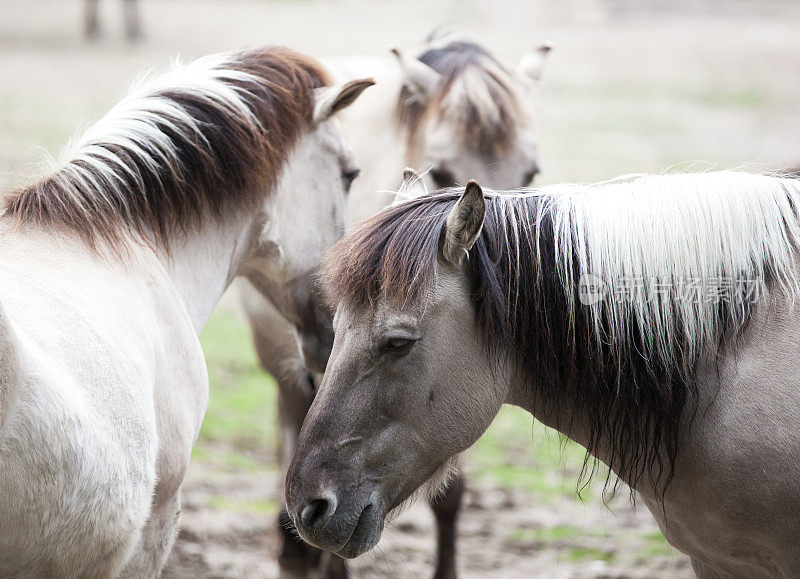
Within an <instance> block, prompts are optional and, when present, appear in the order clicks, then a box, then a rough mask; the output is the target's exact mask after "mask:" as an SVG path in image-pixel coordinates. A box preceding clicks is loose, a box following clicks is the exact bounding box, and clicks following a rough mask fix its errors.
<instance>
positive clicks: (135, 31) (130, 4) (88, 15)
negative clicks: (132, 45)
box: [83, 0, 142, 42]
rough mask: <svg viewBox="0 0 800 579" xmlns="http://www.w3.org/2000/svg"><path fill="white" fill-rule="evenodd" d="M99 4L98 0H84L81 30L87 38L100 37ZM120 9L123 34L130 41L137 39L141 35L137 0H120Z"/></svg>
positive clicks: (95, 38) (94, 38)
mask: <svg viewBox="0 0 800 579" xmlns="http://www.w3.org/2000/svg"><path fill="white" fill-rule="evenodd" d="M99 4H100V0H86V1H85V3H84V11H83V31H84V34H85V35H86V38H87V39H89V40H97V39H98V38H99V37H100V19H99V17H98V7H99ZM122 10H123V13H124V20H125V35H126V36H127V37H128V40H130V41H131V42H134V41H136V40H139V39H140V38H141V36H142V25H141V22H140V19H139V2H138V0H122Z"/></svg>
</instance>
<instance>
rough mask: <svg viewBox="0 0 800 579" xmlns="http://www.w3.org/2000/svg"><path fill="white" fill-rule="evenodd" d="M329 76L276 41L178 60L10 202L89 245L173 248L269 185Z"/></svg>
mask: <svg viewBox="0 0 800 579" xmlns="http://www.w3.org/2000/svg"><path fill="white" fill-rule="evenodd" d="M328 82H329V81H328V76H327V73H326V72H325V70H324V69H323V68H322V67H321V65H320V64H319V63H317V62H316V61H314V60H313V59H311V58H310V57H307V56H305V55H302V54H300V53H296V52H294V51H292V50H289V49H285V48H281V47H271V48H263V49H252V50H245V51H239V52H233V53H226V54H220V55H213V56H208V57H204V58H200V59H198V60H196V61H194V62H192V63H190V64H188V65H183V64H181V63H176V64H175V66H174V67H173V70H172V71H171V72H169V73H167V74H165V75H162V76H158V77H154V78H150V79H146V80H144V81H142V82H140V83H138V84H137V85H135V86H134V87H133V88H132V89H131V91H130V93H129V94H128V96H127V97H126V98H125V99H123V100H122V101H120V102H119V103H118V104H117V105H116V106H114V107H113V108H112V109H111V110H110V111H109V112H108V113H107V114H106V115H105V116H104V117H103V118H102V119H101V120H100V121H98V122H97V123H96V124H95V125H93V126H92V127H90V128H89V129H88V130H87V131H86V132H85V133H84V134H83V135H82V136H81V137H80V138H78V139H77V140H76V141H75V142H74V143H73V144H72V145H71V146H70V147H68V149H67V151H66V152H65V154H64V155H63V160H62V161H61V162H60V163H59V165H58V166H57V167H56V168H55V169H54V170H53V171H52V173H51V174H49V175H48V176H46V177H44V178H43V179H41V180H40V181H39V182H37V183H35V184H34V185H31V186H29V187H26V188H23V189H22V190H20V191H18V192H16V193H13V194H12V195H10V196H9V197H8V198H7V199H6V200H5V201H4V210H5V212H6V213H7V214H10V215H12V216H13V217H14V218H15V220H16V221H17V222H19V223H33V224H35V225H38V226H42V227H47V228H50V229H61V230H65V231H70V232H73V233H76V234H77V235H78V236H79V237H81V238H82V239H83V240H84V241H86V242H87V243H88V244H89V245H90V246H92V247H96V246H97V244H98V242H104V243H108V244H110V245H111V246H112V247H113V246H116V245H118V244H120V243H122V244H124V243H126V241H127V239H128V238H130V237H131V236H132V237H134V238H138V239H139V240H142V241H145V242H147V243H155V244H158V245H161V246H163V247H165V248H166V249H168V246H169V238H170V236H172V235H175V234H179V235H180V234H185V233H186V232H188V231H189V230H191V229H193V228H195V227H197V226H198V225H199V224H200V223H201V222H202V220H203V219H204V218H205V217H206V216H211V217H213V218H216V219H222V218H223V216H224V215H227V214H229V212H231V211H236V210H246V209H250V208H253V207H254V206H256V205H257V204H258V203H259V202H260V201H261V200H262V199H263V198H264V197H265V196H266V195H268V194H269V192H270V191H271V189H272V188H273V186H274V185H275V183H276V181H277V179H278V177H279V175H280V172H281V168H282V166H283V164H284V163H285V162H286V159H287V157H288V155H289V153H290V152H291V150H292V147H293V145H294V143H295V142H296V140H297V139H298V138H299V136H300V135H301V133H302V131H303V130H304V128H305V127H306V126H307V125H308V123H309V121H310V118H311V115H312V109H313V91H314V89H315V88H318V87H321V86H325V85H327V84H328Z"/></svg>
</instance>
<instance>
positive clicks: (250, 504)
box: [208, 496, 278, 515]
mask: <svg viewBox="0 0 800 579" xmlns="http://www.w3.org/2000/svg"><path fill="white" fill-rule="evenodd" d="M208 506H210V507H211V508H214V509H218V510H221V511H235V512H237V513H249V514H255V515H275V514H277V512H278V503H276V502H275V501H273V500H271V499H230V498H228V497H221V496H215V497H210V498H209V499H208Z"/></svg>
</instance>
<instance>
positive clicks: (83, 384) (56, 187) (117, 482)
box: [0, 48, 371, 577]
mask: <svg viewBox="0 0 800 579" xmlns="http://www.w3.org/2000/svg"><path fill="white" fill-rule="evenodd" d="M369 84H371V83H370V82H368V81H363V82H356V83H350V84H347V85H344V86H335V87H332V86H329V83H328V78H327V73H326V72H325V71H324V69H323V68H322V66H321V65H320V64H319V63H318V62H316V61H314V60H313V59H311V58H310V57H307V56H305V55H301V54H299V53H296V52H293V51H290V50H288V49H281V48H268V49H254V50H248V51H242V52H236V53H229V54H224V55H217V56H212V57H206V58H203V59H200V60H198V61H196V62H194V63H192V64H190V65H188V66H185V67H184V66H177V67H176V69H175V70H174V71H173V72H172V73H171V74H168V75H165V76H164V77H158V78H155V79H153V80H151V81H147V82H146V83H145V84H143V85H141V86H139V87H138V88H136V89H134V90H133V92H132V93H131V94H130V95H129V96H128V97H127V98H126V99H124V100H123V101H121V102H120V103H119V104H118V105H117V106H116V107H114V108H113V109H112V110H111V111H110V112H109V113H108V114H107V115H106V116H105V117H104V118H103V120H101V121H100V122H99V123H97V124H96V125H95V126H93V127H92V128H91V129H90V130H89V131H88V132H87V133H86V134H85V135H84V136H83V137H82V138H81V139H80V140H79V141H78V142H77V143H76V145H75V146H74V147H72V148H71V150H70V151H69V152H68V154H67V156H66V158H65V161H64V162H63V163H62V164H60V165H59V166H57V167H56V168H55V169H54V170H53V172H52V173H51V174H49V175H47V176H46V177H44V178H43V179H41V180H40V181H39V182H37V183H35V184H34V185H31V186H29V187H26V188H24V189H21V190H19V191H17V192H15V193H13V194H11V195H9V196H8V197H7V198H5V199H4V200H3V210H4V211H3V216H2V217H1V218H0V237H2V244H0V246H1V247H2V249H1V250H0V266H2V268H3V275H2V277H1V278H0V528H1V529H2V532H1V533H0V575H2V576H4V577H8V576H14V577H45V576H46V577H114V576H120V575H124V576H130V577H152V576H156V575H158V574H159V573H160V570H161V568H162V566H163V564H164V561H165V560H166V558H167V556H168V554H169V551H170V549H171V547H172V543H173V540H174V538H175V532H176V528H177V523H178V515H179V512H180V486H181V482H182V480H183V477H184V473H185V471H186V468H187V465H188V462H189V455H190V452H191V448H192V445H193V444H194V441H195V439H196V437H197V434H198V431H199V428H200V423H201V421H202V419H203V415H204V413H205V409H206V403H207V400H208V376H207V373H206V366H205V361H204V359H203V353H202V350H201V348H200V344H199V341H198V339H197V334H198V332H199V331H200V329H201V328H202V327H203V324H204V323H205V322H206V320H207V318H208V316H209V315H210V313H211V310H212V309H213V307H214V305H215V304H216V302H217V300H218V299H219V297H220V296H221V295H222V293H223V292H224V291H225V288H226V287H227V286H228V284H229V283H230V282H231V279H232V278H233V277H234V276H235V275H237V274H245V275H249V274H250V273H251V272H252V271H255V270H257V271H259V272H261V274H260V275H261V276H262V278H264V279H268V280H269V281H270V282H271V284H272V286H271V287H272V288H274V289H275V290H276V291H278V290H280V289H282V288H284V287H285V286H287V285H288V284H289V283H291V281H292V280H294V279H296V278H299V277H303V276H307V275H309V273H310V272H311V270H312V269H313V266H314V264H315V263H316V262H317V261H318V259H319V257H320V256H321V255H322V253H323V252H324V251H325V250H326V249H327V248H328V247H330V245H331V244H332V243H333V242H334V241H335V240H336V239H338V237H339V236H340V235H341V232H342V230H343V221H344V201H345V196H344V193H345V192H344V187H343V186H342V174H343V173H346V172H347V171H349V170H351V163H352V160H351V158H350V154H349V152H348V150H347V149H346V148H345V147H344V145H343V143H342V141H341V138H340V137H339V134H338V131H337V130H336V128H335V125H333V124H332V121H331V120H329V118H330V117H331V115H333V114H334V113H335V112H337V111H338V110H339V109H341V108H343V107H345V106H347V104H348V103H350V102H352V100H353V99H354V98H355V97H356V96H357V95H358V93H360V91H361V90H363V89H364V88H365V87H366V86H368V85H369ZM309 216H311V217H309ZM309 218H312V219H315V227H314V229H313V235H309V234H308V233H307V232H306V231H305V227H304V224H305V222H306V220H307V219H309ZM301 231H302V232H303V233H302V237H303V239H298V236H300V233H299V232H301ZM265 272H268V273H265ZM294 298H295V299H294V300H293V301H288V300H283V301H282V302H281V304H282V307H283V309H282V311H283V313H284V314H285V315H286V316H288V317H292V316H294V315H295V314H294V311H295V310H297V309H302V308H304V307H306V305H305V303H304V302H306V301H310V300H311V299H312V296H311V295H306V296H301V295H295V296H294Z"/></svg>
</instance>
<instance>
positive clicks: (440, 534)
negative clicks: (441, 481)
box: [430, 472, 464, 579]
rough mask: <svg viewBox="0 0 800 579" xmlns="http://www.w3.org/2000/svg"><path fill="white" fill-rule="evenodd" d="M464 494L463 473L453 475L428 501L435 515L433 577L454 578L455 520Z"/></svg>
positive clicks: (441, 578) (455, 574) (439, 578)
mask: <svg viewBox="0 0 800 579" xmlns="http://www.w3.org/2000/svg"><path fill="white" fill-rule="evenodd" d="M463 495H464V475H463V474H462V473H461V472H459V473H458V474H457V475H456V476H454V477H453V478H452V479H451V480H450V482H449V483H448V484H447V487H446V488H445V489H444V491H443V492H442V493H441V494H439V496H437V497H436V498H434V499H432V500H431V501H430V506H431V509H432V510H433V514H434V515H435V517H436V534H437V536H436V571H435V572H434V575H433V576H434V578H435V579H455V577H456V576H457V573H456V521H457V519H458V511H459V509H460V508H461V499H462V497H463Z"/></svg>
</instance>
